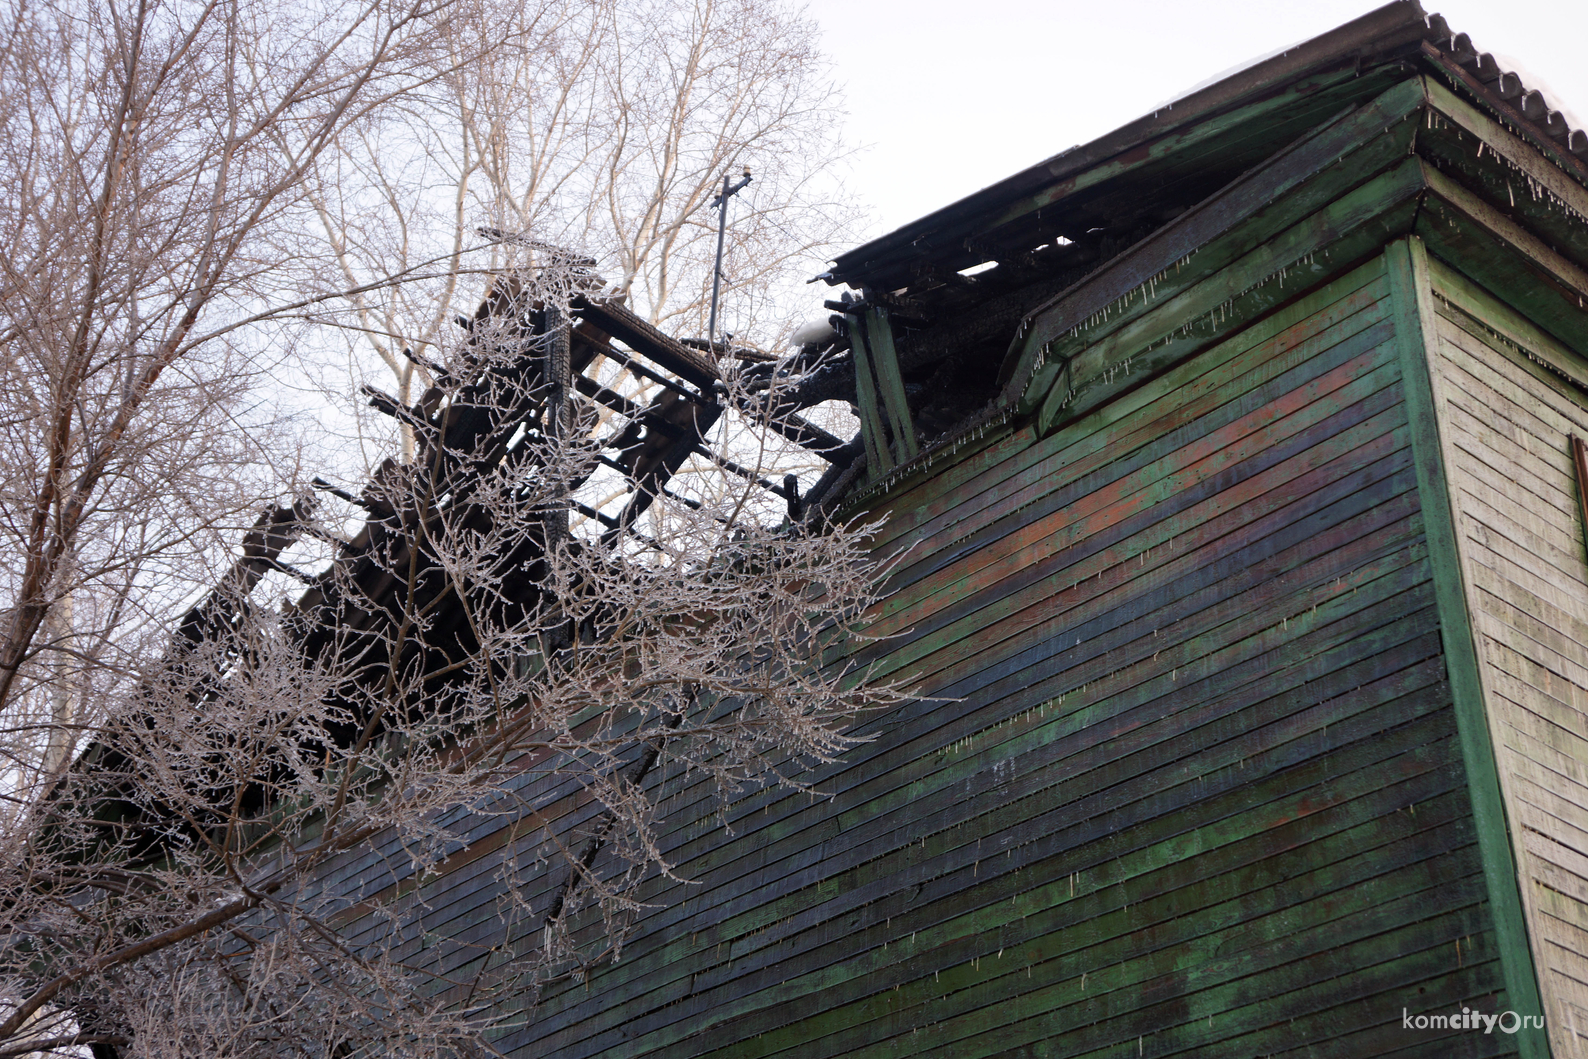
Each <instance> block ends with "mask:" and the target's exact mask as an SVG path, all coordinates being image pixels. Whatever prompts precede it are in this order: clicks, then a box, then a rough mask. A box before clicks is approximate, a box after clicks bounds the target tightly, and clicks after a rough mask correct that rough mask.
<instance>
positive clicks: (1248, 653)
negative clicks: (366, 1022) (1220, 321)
mask: <svg viewBox="0 0 1588 1059" xmlns="http://www.w3.org/2000/svg"><path fill="white" fill-rule="evenodd" d="M1387 294H1388V285H1387V282H1386V279H1385V276H1384V274H1383V271H1382V268H1381V267H1380V266H1378V265H1369V266H1366V267H1364V268H1362V269H1359V270H1357V271H1356V272H1354V273H1352V274H1351V275H1350V276H1348V277H1346V278H1345V279H1342V280H1340V281H1338V282H1336V283H1335V284H1333V285H1332V286H1331V287H1329V288H1328V289H1327V290H1326V291H1324V292H1321V293H1319V294H1316V295H1313V296H1311V297H1309V298H1308V299H1306V300H1305V301H1304V302H1303V303H1301V304H1300V305H1296V306H1291V307H1290V308H1288V309H1286V310H1285V311H1283V312H1282V313H1280V314H1278V315H1276V316H1275V317H1271V318H1270V319H1269V320H1268V321H1265V322H1264V323H1261V324H1258V325H1257V326H1255V327H1252V328H1249V329H1248V330H1246V331H1245V332H1242V333H1241V334H1239V335H1237V336H1235V337H1234V338H1233V339H1231V340H1229V341H1227V342H1224V343H1223V344H1221V345H1219V346H1217V347H1215V348H1213V349H1211V350H1209V351H1207V352H1205V353H1203V354H1200V355H1199V356H1197V357H1195V358H1193V359H1192V360H1191V361H1189V362H1187V363H1185V364H1182V365H1180V366H1179V367H1177V368H1175V369H1173V370H1171V371H1170V372H1169V373H1167V374H1166V375H1164V376H1163V377H1161V378H1159V379H1157V380H1154V381H1153V382H1152V383H1150V384H1148V385H1146V386H1143V387H1140V388H1138V389H1136V390H1134V391H1131V392H1130V393H1128V394H1126V395H1125V396H1123V397H1121V398H1119V399H1117V400H1116V401H1114V402H1112V403H1110V404H1109V405H1107V406H1104V407H1102V408H1100V409H1098V410H1096V411H1094V412H1092V413H1090V414H1088V415H1087V416H1086V417H1084V418H1082V419H1080V420H1078V421H1076V422H1073V423H1071V424H1068V425H1066V426H1064V427H1063V428H1061V429H1060V430H1058V431H1056V432H1055V433H1053V434H1051V435H1049V436H1047V437H1045V438H1040V439H1039V438H1037V437H1035V435H1034V434H1033V432H1032V431H1031V429H1030V428H1029V427H1026V428H1022V429H1018V430H1012V431H1005V432H1003V433H1001V434H994V435H991V436H988V437H986V438H983V439H980V440H979V441H977V442H975V443H974V444H971V445H969V446H967V447H966V449H965V450H964V451H963V452H962V453H961V454H960V457H959V459H958V462H952V463H949V464H947V465H946V466H944V467H943V468H942V469H941V470H940V471H939V472H938V473H936V474H935V475H934V476H933V477H932V478H931V479H930V480H927V481H924V482H921V483H919V484H918V485H915V486H913V487H912V488H910V489H909V490H908V491H904V492H901V493H899V494H897V495H894V496H891V497H889V498H888V501H887V507H888V508H889V509H890V510H891V511H892V512H893V515H894V517H893V520H892V521H891V523H890V525H889V528H888V529H887V530H886V531H885V535H886V537H887V538H888V541H889V542H892V543H898V544H903V543H906V542H907V543H910V544H912V545H913V550H912V551H911V553H910V555H909V557H908V558H907V560H906V562H905V565H904V566H903V567H902V568H901V570H900V571H899V573H898V575H897V577H896V579H895V583H894V585H893V596H892V598H891V600H890V601H889V603H888V604H887V605H886V606H885V608H884V609H883V612H882V613H880V614H879V615H878V626H879V628H880V629H882V630H884V631H892V632H895V633H897V634H898V635H897V638H895V639H891V640H889V641H887V642H886V643H885V644H884V645H882V646H881V647H879V648H873V649H872V654H871V656H870V657H871V659H872V660H873V661H874V662H875V663H876V664H877V665H878V667H879V669H882V670H885V671H892V672H896V673H900V674H907V675H911V676H914V677H915V678H917V679H919V680H921V681H922V682H923V687H924V689H925V690H926V691H929V692H931V693H932V694H934V695H936V696H940V698H938V699H936V700H928V701H921V702H919V703H916V704H914V705H912V706H910V707H908V708H903V709H900V710H898V711H896V712H895V713H894V714H892V715H890V716H887V717H883V718H878V719H874V720H873V721H871V722H869V723H868V724H867V725H866V730H867V731H868V732H870V733H871V734H874V735H875V736H876V739H875V741H873V742H871V743H869V744H867V745H865V746H863V747H861V748H859V749H858V750H857V751H855V752H854V753H851V754H849V755H847V756H846V757H845V759H844V760H843V761H842V762H840V763H839V764H838V765H837V766H835V767H833V768H831V769H829V770H827V772H826V774H825V775H824V777H823V778H822V780H821V782H820V787H821V789H822V790H823V791H824V792H826V793H827V794H828V795H830V797H828V798H825V799H816V800H813V799H811V798H809V797H796V796H790V795H784V794H761V795H757V796H754V797H750V798H747V799H745V801H744V802H743V803H742V804H740V805H737V806H735V807H733V809H732V810H731V811H730V813H729V819H730V823H731V824H732V826H733V829H734V831H733V834H732V836H728V835H726V834H725V833H724V832H723V831H722V829H721V828H720V827H719V826H718V825H717V823H716V821H715V820H714V819H713V818H712V817H711V816H710V815H709V813H707V812H706V811H705V808H704V807H705V805H706V803H705V802H704V801H703V800H702V798H701V792H700V791H699V790H698V789H696V788H680V789H674V788H672V787H668V788H667V789H666V790H664V792H663V793H664V794H665V795H666V796H667V800H666V802H665V803H664V804H665V808H666V811H667V813H668V819H669V826H670V829H671V830H670V831H669V832H668V837H669V841H670V842H671V843H672V846H673V852H674V854H675V856H677V857H678V858H679V860H680V870H681V872H682V873H683V874H685V875H686V876H688V877H690V878H692V879H693V880H695V884H694V885H690V886H687V887H673V888H669V887H665V886H663V885H661V884H660V883H659V882H657V881H654V880H653V882H652V883H651V884H649V886H650V889H649V890H648V891H647V894H648V896H652V897H655V898H656V899H657V900H658V904H659V907H658V908H657V909H656V910H655V911H653V912H651V913H648V914H646V915H645V916H643V917H642V919H641V921H640V924H639V930H638V931H637V934H636V936H635V937H634V938H633V940H631V941H630V943H629V944H628V946H627V947H626V948H625V950H624V955H623V959H622V961H621V962H620V963H619V964H617V965H616V966H612V967H606V968H603V969H601V970H599V971H597V972H596V973H595V974H594V975H593V976H592V977H591V979H590V980H589V981H588V982H587V983H582V984H578V985H560V986H556V987H553V988H552V989H551V990H549V991H548V992H547V993H546V995H545V996H544V997H543V998H542V1001H541V1003H540V1006H539V1007H538V1008H537V1009H536V1011H535V1012H534V1013H533V1017H532V1019H531V1021H530V1022H529V1024H528V1025H527V1026H526V1028H525V1029H523V1030H522V1031H520V1032H518V1033H515V1034H513V1035H512V1036H510V1037H508V1038H506V1039H504V1040H503V1041H501V1042H500V1045H499V1046H500V1047H502V1048H503V1049H504V1050H506V1051H509V1052H511V1053H513V1054H517V1055H522V1056H569V1057H572V1056H595V1055H623V1056H642V1055H665V1056H693V1055H716V1056H723V1057H727V1056H735V1057H749V1056H789V1057H792V1056H832V1055H846V1056H902V1055H944V1056H950V1055H951V1056H956V1057H959V1056H964V1057H972V1056H982V1055H989V1056H990V1055H1032V1056H1036V1055H1066V1056H1071V1055H1127V1054H1128V1055H1141V1056H1145V1055H1220V1056H1222V1055H1250V1054H1269V1053H1278V1052H1287V1051H1290V1050H1293V1049H1295V1050H1300V1051H1305V1052H1307V1053H1308V1054H1316V1055H1365V1054H1375V1055H1377V1054H1389V1053H1392V1052H1393V1053H1395V1054H1405V1055H1415V1054H1426V1055H1440V1056H1445V1055H1489V1054H1505V1053H1507V1052H1508V1051H1510V1050H1514V1046H1513V1043H1512V1040H1511V1038H1508V1037H1504V1036H1503V1035H1500V1034H1490V1035H1485V1034H1482V1033H1474V1032H1471V1031H1457V1032H1454V1033H1439V1032H1434V1031H1424V1032H1420V1033H1419V1032H1416V1031H1407V1030H1405V1029H1403V1028H1402V1024H1401V1017H1402V1009H1403V1008H1406V1009H1409V1010H1410V1011H1411V1012H1412V1013H1414V1014H1415V1013H1417V1012H1449V1011H1452V1010H1459V1009H1460V1006H1461V1004H1462V1003H1467V1004H1469V1005H1471V1006H1474V1007H1477V1008H1479V1009H1481V1010H1484V1011H1491V1012H1492V1011H1495V1010H1498V1009H1502V1008H1503V1007H1504V1006H1505V1002H1506V997H1505V996H1504V993H1503V985H1502V984H1501V974H1500V969H1499V964H1498V960H1497V948H1496V940H1495V937H1494V933H1493V931H1492V930H1491V929H1490V916H1489V913H1488V906H1487V903H1486V896H1485V894H1486V891H1485V885H1484V879H1483V875H1482V870H1481V864H1480V862H1479V858H1478V854H1477V846H1476V842H1475V837H1474V833H1473V828H1472V821H1471V805H1470V800H1469V798H1468V794H1467V788H1466V778H1465V773H1464V769H1463V766H1462V762H1461V755H1460V749H1459V744H1458V742H1457V739H1456V728H1455V722H1454V718H1453V714H1452V710H1451V707H1450V691H1449V687H1448V685H1447V682H1446V678H1445V670H1444V660H1443V656H1442V653H1441V646H1440V636H1439V629H1438V624H1437V619H1436V616H1435V609H1434V598H1433V589H1432V582H1431V580H1430V569H1429V564H1428V561H1427V558H1426V544H1425V541H1424V537H1423V530H1422V524H1421V517H1420V507H1419V500H1418V493H1417V480H1416V474H1415V470H1414V468H1413V466H1412V460H1411V454H1410V451H1409V443H1408V426H1407V418H1406V414H1405V408H1404V404H1403V400H1402V394H1401V386H1400V369H1399V362H1398V359H1397V354H1396V350H1395V342H1394V338H1395V336H1394V333H1393V330H1392V314H1391V313H1390V311H1389V309H1388V307H1387V304H1386V298H1387ZM660 782H664V783H668V784H672V783H676V781H675V780H664V781H660ZM570 804H572V803H570ZM569 811H570V813H577V811H578V810H577V809H576V808H570V810H569ZM488 844H489V842H488V840H483V841H482V842H481V843H480V846H481V847H483V846H486V845H488ZM506 848H511V846H510V845H509V846H507V847H506ZM499 856H500V853H496V854H489V855H481V856H479V857H477V858H475V859H474V861H473V864H474V865H475V867H473V868H471V869H470V871H471V872H472V873H473V874H472V875H470V876H469V878H473V879H476V880H482V881H480V882H478V883H476V884H472V888H471V887H470V885H459V886H454V885H452V884H453V883H454V882H455V881H456V882H461V881H462V878H463V873H462V872H461V871H460V873H459V878H458V879H457V880H453V879H449V880H447V881H446V883H445V884H444V885H442V886H439V887H437V888H436V891H435V892H436V895H437V900H438V908H437V914H436V916H435V917H434V927H433V929H435V930H436V931H437V932H438V934H445V933H454V932H455V931H456V929H457V924H458V923H460V922H467V921H468V916H470V915H473V916H475V917H477V921H478V922H479V923H480V925H481V926H480V930H481V931H482V935H481V936H482V938H483V937H484V936H485V933H484V932H486V931H488V921H489V917H488V916H486V915H484V914H483V911H482V910H485V909H487V908H494V904H493V902H494V901H495V899H496V897H497V896H499V894H495V893H493V892H492V887H491V885H490V884H489V883H488V880H489V879H490V878H492V873H491V870H490V865H491V864H493V863H494V860H493V858H494V857H499ZM541 874H542V875H544V874H545V873H541ZM538 880H539V877H538V876H533V873H526V878H525V880H524V885H525V888H526V892H525V896H527V897H529V898H530V899H531V900H533V899H534V897H535V890H534V888H535V887H536V886H544V885H549V883H545V882H542V881H538ZM454 894H458V895H459V896H457V897H456V898H454V897H453V895H454ZM442 895H445V897H444V898H443V897H442ZM454 906H461V907H459V908H455V907H454ZM463 908H472V909H473V910H474V911H472V912H468V911H464V910H462V909H463Z"/></svg>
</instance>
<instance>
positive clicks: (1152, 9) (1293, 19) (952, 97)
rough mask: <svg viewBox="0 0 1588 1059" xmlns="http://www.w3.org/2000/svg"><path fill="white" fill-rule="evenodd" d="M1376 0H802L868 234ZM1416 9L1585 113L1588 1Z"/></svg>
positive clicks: (1429, 3) (1469, 2)
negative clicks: (836, 89)
mask: <svg viewBox="0 0 1588 1059" xmlns="http://www.w3.org/2000/svg"><path fill="white" fill-rule="evenodd" d="M1378 6H1380V5H1379V4H1378V3H1375V2H1372V0H1214V2H1206V0H1204V2H1198V0H1180V2H1173V0H1086V2H1078V0H1049V2H1046V3H1039V2H1032V0H807V10H808V12H809V13H810V15H811V16H812V17H813V18H815V19H816V20H817V21H818V22H819V23H820V24H821V26H822V27H823V33H824V38H825V45H826V49H827V52H828V54H829V55H830V56H831V57H832V59H833V60H834V62H835V64H836V74H837V78H838V80H839V81H840V82H841V83H843V84H844V85H845V86H846V96H847V109H848V111H849V117H848V120H847V122H846V125H845V127H846V129H847V131H848V136H849V138H850V140H851V141H853V142H855V143H858V144H863V145H867V146H866V147H865V149H864V150H862V151H861V152H860V153H859V154H858V155H857V156H856V157H855V158H854V159H853V161H852V162H851V172H850V178H849V179H850V181H851V186H852V187H853V188H854V189H856V190H858V191H859V193H860V195H861V197H862V199H863V200H864V201H865V202H866V203H867V204H868V205H869V206H870V207H871V209H872V214H873V218H872V224H871V225H870V227H869V230H868V231H866V232H865V233H863V234H864V235H865V236H866V237H872V236H876V235H881V234H883V233H885V232H889V231H892V230H893V229H895V228H898V227H899V226H901V225H903V224H905V223H907V222H909V221H911V220H914V219H915V218H917V217H919V216H921V215H923V214H925V213H929V212H931V211H932V210H934V209H937V208H938V207H940V206H945V205H947V204H948V203H950V202H952V201H953V200H955V199H958V198H961V197H963V196H965V195H967V194H970V193H971V192H973V191H976V190H978V189H979V188H982V187H985V186H986V185H988V184H990V183H993V182H994V181H996V180H999V179H1000V178H1002V177H1005V176H1008V175H1009V174H1011V173H1014V172H1017V171H1018V170H1020V169H1024V168H1025V167H1026V166H1029V165H1032V164H1034V163H1036V162H1039V161H1041V160H1042V159H1044V158H1047V157H1049V156H1050V155H1054V154H1057V153H1058V152H1059V151H1061V150H1063V149H1064V148H1066V147H1069V146H1070V145H1072V144H1077V143H1085V142H1087V141H1089V140H1092V139H1095V138H1096V137H1098V136H1100V135H1102V134H1104V133H1106V132H1108V131H1109V130H1111V129H1114V128H1117V127H1118V126H1120V125H1123V124H1125V123H1126V122H1128V121H1130V120H1132V119H1133V118H1136V117H1139V116H1140V115H1141V114H1143V113H1145V112H1147V111H1149V110H1151V109H1152V108H1153V105H1154V104H1156V103H1159V102H1161V101H1163V100H1166V99H1169V98H1172V97H1174V96H1176V95H1179V94H1180V93H1181V92H1183V91H1184V90H1186V89H1187V88H1190V87H1191V86H1192V85H1195V84H1197V83H1199V82H1201V81H1204V80H1206V79H1208V78H1209V77H1211V76H1212V75H1214V74H1217V73H1219V72H1220V71H1223V70H1226V69H1229V68H1230V67H1233V66H1237V65H1239V64H1241V63H1243V62H1245V61H1246V60H1248V59H1251V58H1253V57H1255V56H1258V55H1262V54H1264V53H1266V52H1271V51H1274V50H1276V49H1279V48H1283V47H1285V46H1286V45H1288V44H1292V43H1295V42H1297V41H1301V40H1305V39H1307V38H1309V37H1313V36H1316V35H1317V34H1319V33H1323V32H1325V31H1327V30H1329V29H1332V28H1334V27H1335V26H1337V25H1339V24H1341V23H1343V22H1347V21H1349V20H1351V19H1353V18H1355V17H1357V16H1358V15H1361V14H1363V13H1365V12H1367V11H1371V10H1373V9H1374V8H1375V7H1378ZM1423 6H1424V8H1425V9H1427V10H1430V11H1438V12H1439V13H1441V14H1443V15H1444V16H1445V18H1446V20H1448V21H1449V23H1450V25H1451V27H1452V29H1453V30H1454V31H1456V32H1462V33H1467V34H1469V35H1470V36H1471V37H1472V41H1473V43H1474V44H1475V45H1476V46H1477V47H1478V49H1479V50H1481V51H1490V52H1494V53H1496V55H1497V56H1499V55H1505V56H1508V57H1510V58H1512V59H1514V60H1515V61H1516V63H1518V64H1520V66H1521V67H1522V68H1523V69H1522V73H1523V80H1524V81H1526V82H1527V83H1528V84H1529V87H1535V88H1540V89H1541V90H1542V91H1543V92H1544V94H1545V95H1546V96H1549V97H1551V98H1552V101H1553V102H1554V103H1555V105H1556V106H1562V107H1564V108H1567V109H1570V110H1575V111H1576V113H1577V114H1578V115H1579V116H1581V117H1582V119H1583V120H1584V121H1585V122H1588V0H1504V2H1497V0H1447V2H1442V3H1441V2H1437V0H1423ZM1501 65H1502V66H1504V65H1505V63H1504V62H1503V61H1502V64H1501ZM1511 68H1513V69H1515V68H1516V67H1515V66H1513V67H1511ZM1529 75H1532V77H1531V79H1530V78H1529ZM1538 82H1542V84H1540V83H1538ZM1578 127H1582V126H1581V125H1579V126H1578Z"/></svg>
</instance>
